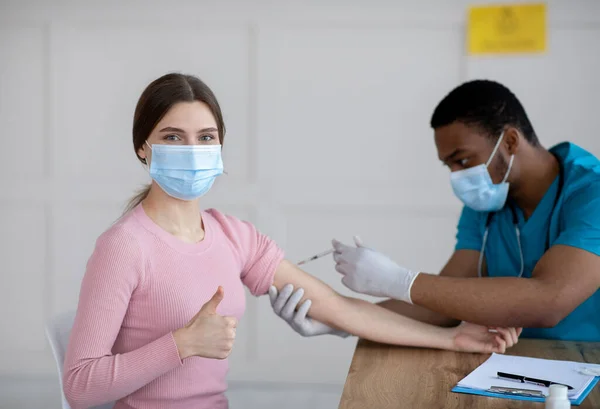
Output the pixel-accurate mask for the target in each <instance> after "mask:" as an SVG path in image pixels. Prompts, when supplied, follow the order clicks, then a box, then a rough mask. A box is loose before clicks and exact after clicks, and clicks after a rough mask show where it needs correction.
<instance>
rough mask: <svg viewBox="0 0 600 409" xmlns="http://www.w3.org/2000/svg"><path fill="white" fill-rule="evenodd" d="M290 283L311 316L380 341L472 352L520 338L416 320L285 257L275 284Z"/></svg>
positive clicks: (495, 348)
mask: <svg viewBox="0 0 600 409" xmlns="http://www.w3.org/2000/svg"><path fill="white" fill-rule="evenodd" d="M286 284H292V285H293V286H294V287H295V288H303V289H304V294H303V297H302V299H301V300H300V302H302V301H303V300H306V299H310V300H311V301H312V305H311V308H310V316H311V317H312V318H314V319H315V320H318V321H320V322H322V323H324V324H326V325H329V326H331V327H332V328H336V329H339V330H343V331H346V332H348V333H351V334H354V335H357V336H359V337H362V338H365V339H369V340H372V341H376V342H381V343H387V344H393V345H408V346H418V347H429V348H439V349H449V350H462V351H469V352H491V351H501V352H503V350H504V348H505V346H509V347H510V346H512V344H513V343H514V342H516V340H517V335H516V331H515V330H514V329H511V330H508V329H498V330H499V331H500V332H501V333H502V338H501V337H499V336H497V335H494V334H492V333H488V332H487V329H486V328H483V327H475V326H464V325H463V326H459V327H456V328H442V327H437V326H433V325H429V324H426V323H422V322H419V321H416V320H412V319H410V318H407V317H404V316H402V315H399V314H396V313H393V312H391V311H389V310H386V309H384V308H382V307H380V306H378V305H376V304H372V303H369V302H366V301H363V300H359V299H355V298H349V297H344V296H342V295H340V294H338V293H337V292H335V291H334V290H333V289H331V288H330V287H329V286H327V285H326V284H325V283H323V282H322V281H320V280H319V279H317V278H315V277H313V276H311V275H309V274H307V273H305V272H304V271H302V270H301V269H299V268H298V267H296V266H295V265H294V264H292V263H290V262H289V261H285V260H284V261H283V262H281V263H280V264H279V266H278V267H277V269H276V272H275V278H274V286H275V287H276V288H277V289H278V290H280V291H281V289H282V288H283V287H284V286H285V285H286ZM507 344H508V345H507Z"/></svg>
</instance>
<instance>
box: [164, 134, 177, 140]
mask: <svg viewBox="0 0 600 409" xmlns="http://www.w3.org/2000/svg"><path fill="white" fill-rule="evenodd" d="M165 140H167V141H178V140H179V136H177V135H167V136H165Z"/></svg>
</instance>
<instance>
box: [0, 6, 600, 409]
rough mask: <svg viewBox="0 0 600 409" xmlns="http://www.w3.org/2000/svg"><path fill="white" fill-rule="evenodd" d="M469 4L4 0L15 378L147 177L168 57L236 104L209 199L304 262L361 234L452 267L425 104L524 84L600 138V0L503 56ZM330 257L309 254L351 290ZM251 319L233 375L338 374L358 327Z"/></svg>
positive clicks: (542, 122)
mask: <svg viewBox="0 0 600 409" xmlns="http://www.w3.org/2000/svg"><path fill="white" fill-rule="evenodd" d="M468 3H469V2H468V1H466V0H465V1H463V0H460V1H458V0H455V1H452V2H449V1H443V0H437V1H420V2H409V1H402V2H400V1H391V0H389V1H384V0H376V1H368V2H367V1H364V2H359V1H341V0H326V1H319V2H317V1H303V2H299V1H297V2H293V1H278V2H267V1H241V0H237V1H221V2H212V1H199V0H197V1H157V0H153V1H152V0H151V1H140V0H131V1H93V0H85V1H78V2H75V1H72V2H67V1H61V0H55V1H52V2H50V1H34V0H21V1H10V2H9V1H1V0H0V129H1V130H2V131H1V135H2V139H1V140H2V145H0V185H1V186H2V189H0V226H1V231H2V236H1V240H2V241H1V244H2V245H1V246H0V267H1V270H0V271H1V273H2V274H1V275H0V309H1V310H2V311H3V313H2V314H0V340H1V341H0V345H1V348H0V386H1V385H2V379H5V380H6V379H9V378H10V379H13V380H14V379H33V377H38V378H39V377H51V376H52V375H53V374H54V372H53V371H54V366H53V361H52V357H51V355H50V353H49V349H48V347H47V343H46V341H45V338H44V333H43V325H44V323H45V321H46V320H47V319H48V318H49V317H51V316H53V315H54V314H56V313H59V312H61V311H64V310H65V309H69V308H74V307H75V305H76V302H77V293H78V289H79V283H80V279H81V277H82V275H83V272H84V269H85V263H86V261H87V259H88V257H89V256H90V254H91V251H92V249H93V245H94V241H95V239H96V237H97V236H98V235H99V234H100V233H101V232H102V231H103V230H104V229H106V228H107V227H108V225H109V224H110V223H111V222H112V221H113V220H114V219H116V218H117V217H118V216H119V214H120V210H121V209H122V206H123V204H124V203H125V201H126V200H127V198H128V197H129V196H130V195H131V194H132V192H133V190H134V189H135V188H137V187H138V186H139V185H140V184H141V183H143V182H145V181H146V180H147V174H146V173H145V172H144V170H143V169H142V168H141V167H140V165H139V164H138V162H137V160H136V158H135V156H134V153H133V149H132V146H131V145H132V144H131V132H130V130H131V122H132V114H133V109H134V105H135V103H136V100H137V98H138V96H139V94H140V93H141V91H142V89H143V87H144V86H145V85H146V84H147V83H148V82H149V81H151V80H152V79H154V78H156V77H158V76H160V75H162V74H164V73H165V72H167V71H170V70H175V71H183V72H189V73H192V74H196V75H199V76H200V77H201V78H203V79H204V80H205V81H206V82H207V83H208V84H209V85H210V86H211V87H212V88H213V90H214V91H215V92H216V94H217V96H218V97H219V99H220V101H221V104H222V107H223V109H224V113H225V118H226V121H227V126H228V134H227V138H226V143H225V157H224V160H225V164H226V168H227V170H228V172H229V175H228V176H225V177H223V178H222V179H221V180H220V181H219V183H218V185H217V186H216V187H215V188H214V190H213V191H212V192H211V193H210V194H209V196H208V197H207V198H206V201H205V206H207V207H208V206H213V207H218V208H220V209H221V210H224V211H226V212H230V213H232V214H234V215H237V216H239V217H242V218H245V219H248V220H250V221H252V222H254V223H255V224H256V225H257V226H258V227H259V229H261V230H262V231H263V232H265V233H267V234H269V235H271V236H272V237H273V238H274V239H275V240H276V241H277V242H278V243H279V244H280V245H281V246H282V247H283V248H284V249H285V250H286V251H287V255H288V257H289V258H290V259H292V260H297V259H300V258H303V257H306V256H308V255H312V254H313V253H316V252H319V251H322V250H324V249H326V248H327V247H328V246H329V241H330V239H331V238H332V237H337V238H340V239H343V240H346V241H348V240H350V238H351V236H352V235H353V234H356V233H360V234H361V236H362V237H363V239H364V240H366V241H367V242H368V243H369V244H370V245H372V246H374V247H376V248H378V249H380V250H382V251H384V252H387V253H389V254H390V255H392V256H393V257H394V258H395V259H396V260H397V261H399V262H400V263H402V264H404V265H406V266H409V267H414V268H419V269H423V270H427V271H431V272H435V271H438V270H439V268H440V267H441V266H442V265H443V263H444V262H445V260H446V259H447V257H448V256H449V255H450V253H451V251H452V247H453V245H454V234H455V225H456V221H457V215H458V212H459V209H460V206H459V203H458V201H457V200H456V199H454V198H453V196H452V194H451V190H450V186H449V183H448V173H447V170H445V169H444V168H442V166H441V165H440V164H439V161H438V160H437V157H436V152H435V147H434V144H433V138H432V131H431V130H430V129H429V126H428V121H429V117H430V115H431V113H432V110H433V108H434V107H435V105H436V104H437V102H439V100H440V99H441V98H442V97H443V96H444V95H445V94H446V93H447V92H448V91H449V90H450V89H451V88H452V87H454V86H456V85H457V84H458V83H460V82H462V81H464V80H467V79H472V78H491V79H496V80H499V81H501V82H504V83H505V84H506V85H508V86H509V87H510V88H512V89H513V91H514V92H515V93H516V94H517V96H518V97H519V98H520V99H521V100H522V102H523V103H524V105H525V107H526V109H527V110H528V113H529V114H530V116H531V120H532V121H533V124H534V127H535V129H536V131H537V132H538V134H539V136H540V138H541V140H542V142H543V143H544V144H545V145H546V146H550V145H552V144H554V143H556V142H559V141H562V140H571V141H574V142H576V143H579V144H581V145H583V146H584V147H585V148H587V149H589V150H591V151H592V152H594V153H596V154H600V139H599V138H598V137H597V134H596V130H597V128H596V127H594V128H592V126H593V125H595V124H596V122H597V121H596V116H597V112H598V108H599V104H598V95H599V94H600V79H599V76H598V74H597V73H599V72H600V45H598V44H600V1H592V0H590V1H581V0H580V1H569V2H568V1H550V2H549V13H550V14H549V24H550V30H549V52H548V53H547V54H545V55H543V56H536V57H530V56H522V57H504V58H467V57H465V55H464V51H463V49H464V46H463V44H464V30H465V26H464V25H465V21H464V20H465V15H466V7H467V5H468ZM332 267H333V266H332V262H331V260H330V259H326V260H325V259H324V260H320V261H318V262H315V263H314V264H312V265H310V266H309V267H308V270H309V271H310V272H311V273H313V274H315V275H317V276H318V277H319V278H321V279H323V280H324V281H326V282H327V283H328V284H330V285H332V286H333V287H334V288H335V289H337V290H340V291H342V292H344V293H348V292H347V291H344V289H343V287H342V286H341V284H340V283H339V277H338V276H337V275H336V273H335V271H334V270H333V268H332ZM238 334H239V335H238V340H237V342H236V349H235V352H234V354H233V356H232V371H231V379H232V380H237V381H245V380H254V381H283V382H319V383H330V384H337V385H340V384H343V382H344V380H345V376H346V373H347V370H348V366H349V364H350V359H351V356H352V352H353V348H354V344H355V340H354V339H346V340H341V339H337V338H335V339H334V338H326V337H321V338H315V339H305V338H302V337H299V336H297V335H296V334H295V333H293V332H292V331H291V330H290V329H288V327H287V326H286V324H285V323H283V322H281V321H280V320H279V319H277V318H276V317H275V316H274V315H273V314H272V312H271V309H270V306H269V302H268V300H267V299H266V298H265V297H263V298H262V299H259V300H256V299H252V298H250V299H249V301H248V311H247V315H246V317H245V319H244V321H243V323H242V326H241V328H240V330H239V332H238ZM317 366H318V369H316V367H317ZM5 385H7V383H5ZM3 393H5V394H6V393H8V391H7V390H3V389H2V388H1V387H0V407H3V406H2V402H3V395H2V394H3ZM5 401H6V402H7V400H5ZM14 407H15V406H14V404H11V408H14Z"/></svg>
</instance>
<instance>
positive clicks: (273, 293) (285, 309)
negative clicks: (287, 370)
mask: <svg viewBox="0 0 600 409" xmlns="http://www.w3.org/2000/svg"><path fill="white" fill-rule="evenodd" d="M303 295H304V289H303V288H298V289H297V290H296V291H294V286H293V285H291V284H286V285H285V286H284V287H283V288H282V289H281V293H279V294H278V291H277V288H276V287H275V286H271V287H270V288H269V299H270V300H271V307H273V311H274V312H275V314H277V315H278V316H279V317H280V318H282V319H283V320H284V321H285V322H287V323H288V324H289V326H290V327H292V329H293V330H294V331H296V332H297V333H298V334H300V335H302V336H304V337H312V336H315V335H324V334H330V335H337V336H339V337H342V338H346V337H347V336H348V335H350V334H348V333H347V332H344V331H340V330H336V329H333V328H331V327H330V326H328V325H325V324H323V323H322V322H319V321H316V320H313V319H312V318H309V317H307V316H306V314H308V310H309V309H310V306H311V304H312V301H311V300H305V301H304V302H303V303H302V305H301V306H300V308H298V311H296V307H297V306H298V303H299V302H300V300H301V299H302V296H303Z"/></svg>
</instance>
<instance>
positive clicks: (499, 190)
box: [450, 131, 515, 212]
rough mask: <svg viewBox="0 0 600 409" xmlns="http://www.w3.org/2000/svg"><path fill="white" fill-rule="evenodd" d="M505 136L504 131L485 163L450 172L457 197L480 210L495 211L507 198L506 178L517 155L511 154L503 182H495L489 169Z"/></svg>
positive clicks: (472, 207)
mask: <svg viewBox="0 0 600 409" xmlns="http://www.w3.org/2000/svg"><path fill="white" fill-rule="evenodd" d="M503 136H504V131H503V132H502V134H501V135H500V138H498V142H497V143H496V146H495V147H494V150H493V151H492V154H491V155H490V158H489V159H488V161H487V162H486V163H485V164H484V163H482V164H481V165H477V166H474V167H472V168H469V169H463V170H458V171H455V172H452V173H450V183H451V184H452V190H453V191H454V194H455V195H456V197H458V198H459V199H460V200H461V201H462V202H463V203H464V204H465V205H466V206H468V207H470V208H471V209H473V210H476V211H478V212H494V211H497V210H500V209H502V207H504V203H506V198H507V197H508V186H509V184H508V182H507V181H506V179H507V178H508V175H509V173H510V169H511V168H512V164H513V159H514V158H515V155H514V154H513V155H510V161H509V163H508V169H507V170H506V174H505V175H504V178H503V179H502V182H500V183H498V184H494V182H492V177H491V176H490V172H489V171H488V166H489V165H490V163H491V162H492V159H493V158H494V155H495V154H496V152H497V151H498V148H499V147H500V142H501V141H502V138H503Z"/></svg>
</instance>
